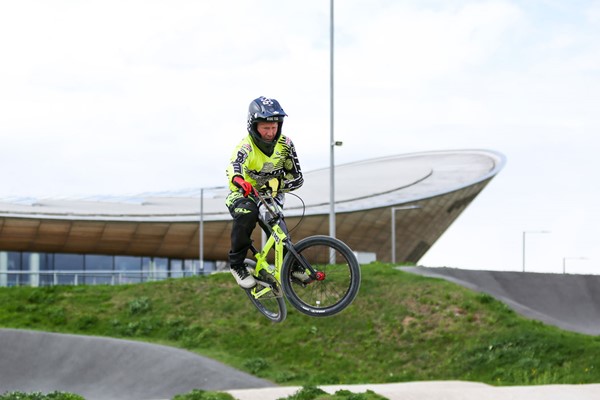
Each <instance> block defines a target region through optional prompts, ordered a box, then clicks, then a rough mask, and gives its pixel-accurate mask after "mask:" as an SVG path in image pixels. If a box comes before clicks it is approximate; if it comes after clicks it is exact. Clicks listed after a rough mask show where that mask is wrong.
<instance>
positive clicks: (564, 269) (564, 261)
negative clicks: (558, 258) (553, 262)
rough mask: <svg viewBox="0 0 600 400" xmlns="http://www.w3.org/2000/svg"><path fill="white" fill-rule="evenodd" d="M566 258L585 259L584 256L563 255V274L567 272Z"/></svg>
mask: <svg viewBox="0 0 600 400" xmlns="http://www.w3.org/2000/svg"><path fill="white" fill-rule="evenodd" d="M567 260H587V258H585V257H563V274H566V273H567Z"/></svg>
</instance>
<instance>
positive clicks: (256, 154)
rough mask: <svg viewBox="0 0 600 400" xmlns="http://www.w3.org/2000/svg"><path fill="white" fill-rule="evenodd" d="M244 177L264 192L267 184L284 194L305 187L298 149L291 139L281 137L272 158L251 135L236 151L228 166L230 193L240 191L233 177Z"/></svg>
mask: <svg viewBox="0 0 600 400" xmlns="http://www.w3.org/2000/svg"><path fill="white" fill-rule="evenodd" d="M236 175H240V176H241V177H242V178H244V179H245V180H246V181H248V182H250V183H251V184H252V186H254V187H255V188H257V189H260V188H261V187H263V186H264V185H266V184H267V183H269V186H270V187H271V189H273V190H274V191H277V192H280V193H284V192H289V191H292V190H295V189H298V188H299V187H300V186H302V183H304V178H303V177H302V171H301V170H300V163H299V162H298V156H297V155H296V148H295V147H294V144H293V143H292V141H291V140H290V138H288V137H286V136H284V135H281V136H280V137H279V139H278V140H277V143H276V144H275V149H274V151H273V154H272V155H271V156H270V157H269V156H267V155H265V154H264V153H263V152H262V151H261V150H260V149H259V148H258V147H257V146H255V145H254V142H253V141H252V138H251V137H250V135H247V136H246V137H245V138H244V139H243V140H242V141H241V142H240V144H238V146H237V147H236V149H235V151H234V152H233V155H232V157H231V162H230V163H229V165H228V166H227V180H228V182H229V189H230V190H232V191H237V190H238V188H237V187H236V186H235V185H234V184H233V182H232V180H233V177H234V176H236Z"/></svg>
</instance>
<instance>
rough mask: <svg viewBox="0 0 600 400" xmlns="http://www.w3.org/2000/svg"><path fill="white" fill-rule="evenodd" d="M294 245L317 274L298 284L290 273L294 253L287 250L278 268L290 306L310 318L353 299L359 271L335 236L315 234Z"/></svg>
mask: <svg viewBox="0 0 600 400" xmlns="http://www.w3.org/2000/svg"><path fill="white" fill-rule="evenodd" d="M294 248H295V249H296V252H297V253H298V254H299V256H301V257H303V258H304V259H305V260H306V261H307V262H308V263H309V264H310V265H311V266H312V267H313V268H314V269H315V270H316V271H319V273H321V276H320V277H319V279H313V280H312V281H311V282H310V283H307V284H304V283H301V282H300V281H299V280H297V279H296V278H294V277H293V276H292V272H293V271H294V268H296V266H297V265H298V261H297V259H296V256H295V255H294V254H293V253H292V252H288V254H287V255H286V257H285V259H284V262H283V267H282V269H281V286H282V287H283V292H284V293H285V295H286V297H287V299H288V301H289V302H290V304H291V305H292V306H293V307H294V308H296V309H297V310H298V311H300V312H301V313H303V314H306V315H310V316H312V317H328V316H331V315H335V314H337V313H339V312H341V311H342V310H344V309H345V308H346V307H348V306H349V305H350V304H351V303H352V302H353V301H354V299H355V298H356V296H357V295H358V290H359V288H360V281H361V271H360V265H359V264H358V260H357V258H356V255H355V254H354V253H353V252H352V250H351V249H350V247H348V246H347V245H346V244H345V243H344V242H342V241H341V240H339V239H336V238H332V237H330V236H323V235H316V236H310V237H307V238H305V239H302V240H300V241H299V242H298V243H296V244H295V245H294ZM332 255H334V257H335V258H333V257H332ZM334 260H335V261H334Z"/></svg>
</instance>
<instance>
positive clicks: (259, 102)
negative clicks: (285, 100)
mask: <svg viewBox="0 0 600 400" xmlns="http://www.w3.org/2000/svg"><path fill="white" fill-rule="evenodd" d="M285 117H287V114H286V113H285V111H283V108H281V105H280V104H279V102H278V101H277V100H275V99H270V98H268V97H264V96H261V97H259V98H256V99H254V100H252V102H251V103H250V106H249V107H248V133H249V134H250V136H251V137H252V141H253V142H254V144H255V145H256V146H257V147H258V148H259V149H260V150H261V151H262V152H263V153H265V154H266V155H267V156H271V155H272V154H273V150H274V149H275V143H277V140H279V137H280V136H281V129H282V127H283V119H284V118H285ZM258 122H277V125H278V126H277V135H275V138H274V139H273V141H271V142H267V141H265V140H263V138H262V137H261V136H260V133H258V131H257V130H256V124H257V123H258Z"/></svg>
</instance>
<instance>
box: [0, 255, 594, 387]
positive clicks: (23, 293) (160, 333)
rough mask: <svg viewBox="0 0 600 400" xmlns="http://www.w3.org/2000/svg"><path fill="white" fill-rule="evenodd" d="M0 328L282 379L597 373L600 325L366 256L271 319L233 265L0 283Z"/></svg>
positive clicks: (531, 378) (543, 380) (507, 378)
mask: <svg viewBox="0 0 600 400" xmlns="http://www.w3.org/2000/svg"><path fill="white" fill-rule="evenodd" d="M0 327H6V328H22V329H35V330H44V331H52V332H63V333H75V334H85V335H100V336H110V337H116V338H126V339H135V340H141V341H148V342H155V343H161V344H167V345H171V346H176V347H180V348H185V349H188V350H191V351H194V352H197V353H199V354H202V355H206V356H209V357H212V358H215V359H218V360H220V361H222V362H224V363H227V364H229V365H231V366H233V367H236V368H239V369H241V370H244V371H247V372H250V373H252V374H254V375H257V376H259V377H262V378H266V379H269V380H271V381H273V382H276V383H278V384H282V385H325V384H353V383H386V382H405V381H417V380H466V381H478V382H485V383H489V384H494V385H529V384H557V383H563V384H567V383H569V384H578V383H598V382H600V361H599V360H600V336H587V335H581V334H576V333H571V332H566V331H562V330H560V329H558V328H555V327H551V326H547V325H543V324H542V323H540V322H536V321H531V320H527V319H525V318H523V317H521V316H519V315H517V314H516V313H514V312H513V311H512V310H510V309H509V308H508V307H507V306H505V305H504V304H503V303H501V302H499V301H496V300H495V299H493V298H492V297H490V296H488V295H485V294H480V293H475V292H473V291H470V290H467V289H464V288H462V287H460V286H457V285H455V284H452V283H449V282H446V281H443V280H439V279H431V278H426V277H421V276H417V275H413V274H409V273H405V272H401V271H398V270H396V269H394V268H393V267H392V266H391V265H387V264H370V265H367V266H364V267H363V282H362V286H361V290H360V293H359V295H358V297H357V299H356V300H355V302H354V303H353V304H352V305H351V306H350V307H349V308H348V309H346V310H345V311H344V312H342V313H341V314H339V315H337V316H333V317H329V318H311V317H308V316H305V315H303V314H300V313H298V312H297V311H295V310H294V309H292V308H291V306H290V307H289V313H288V317H287V319H286V321H285V322H283V323H281V324H274V323H272V322H270V321H268V320H267V319H266V318H265V317H263V316H262V315H261V314H260V313H259V312H258V311H257V310H255V309H254V307H253V306H252V304H251V303H250V302H249V301H248V299H247V297H246V295H245V293H244V292H243V291H242V290H240V289H239V288H238V287H237V285H236V284H235V282H234V280H233V279H232V278H231V276H230V275H229V274H216V275H212V276H204V277H193V278H185V279H176V280H167V281H162V282H153V283H146V284H137V285H125V286H57V287H47V288H29V287H14V288H1V289H0Z"/></svg>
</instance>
